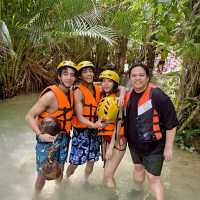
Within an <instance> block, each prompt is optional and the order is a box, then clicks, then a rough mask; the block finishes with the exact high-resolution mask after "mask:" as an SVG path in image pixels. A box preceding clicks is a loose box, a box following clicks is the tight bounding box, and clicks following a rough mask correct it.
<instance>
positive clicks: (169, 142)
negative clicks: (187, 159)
mask: <svg viewBox="0 0 200 200" xmlns="http://www.w3.org/2000/svg"><path fill="white" fill-rule="evenodd" d="M175 134H176V127H175V128H173V129H171V130H167V131H166V141H165V149H164V158H165V160H166V161H170V160H172V157H173V144H174V138H175Z"/></svg>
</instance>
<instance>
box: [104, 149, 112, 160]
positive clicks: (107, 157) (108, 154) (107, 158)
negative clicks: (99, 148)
mask: <svg viewBox="0 0 200 200" xmlns="http://www.w3.org/2000/svg"><path fill="white" fill-rule="evenodd" d="M112 154H113V148H110V147H109V148H108V150H107V151H106V155H105V158H106V160H110V159H111V158H112Z"/></svg>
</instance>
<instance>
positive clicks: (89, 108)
mask: <svg viewBox="0 0 200 200" xmlns="http://www.w3.org/2000/svg"><path fill="white" fill-rule="evenodd" d="M77 88H78V89H79V90H80V91H81V93H82V95H83V111H82V115H83V116H84V117H85V118H87V119H88V120H90V121H92V122H96V121H97V115H96V109H97V105H98V103H99V101H100V88H99V86H97V85H94V89H95V97H94V96H93V94H92V93H91V91H90V90H89V89H88V88H87V87H85V86H84V85H83V84H80V85H78V86H77ZM72 124H73V126H74V127H75V128H88V126H87V125H85V124H83V123H81V122H80V121H79V120H78V118H77V116H76V115H75V116H74V117H73V122H72Z"/></svg>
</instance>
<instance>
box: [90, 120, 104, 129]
mask: <svg viewBox="0 0 200 200" xmlns="http://www.w3.org/2000/svg"><path fill="white" fill-rule="evenodd" d="M103 127H104V124H103V123H102V122H101V120H98V121H96V122H95V123H94V125H93V127H92V128H98V129H101V128H103Z"/></svg>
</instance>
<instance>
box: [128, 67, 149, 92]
mask: <svg viewBox="0 0 200 200" xmlns="http://www.w3.org/2000/svg"><path fill="white" fill-rule="evenodd" d="M130 81H131V85H132V87H133V89H134V90H135V92H138V93H140V92H143V91H144V90H145V88H146V86H147V84H148V82H149V76H147V73H146V71H145V70H144V68H143V67H141V66H136V67H134V68H133V69H132V70H131V72H130Z"/></svg>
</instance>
